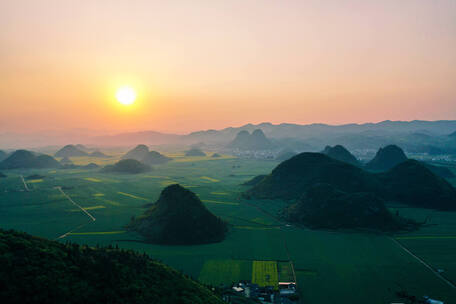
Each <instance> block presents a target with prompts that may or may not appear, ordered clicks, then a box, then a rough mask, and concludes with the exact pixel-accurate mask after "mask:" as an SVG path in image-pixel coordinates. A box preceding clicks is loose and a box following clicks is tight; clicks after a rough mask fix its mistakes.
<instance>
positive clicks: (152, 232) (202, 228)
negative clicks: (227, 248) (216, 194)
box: [128, 184, 227, 245]
mask: <svg viewBox="0 0 456 304" xmlns="http://www.w3.org/2000/svg"><path fill="white" fill-rule="evenodd" d="M128 228H129V229H130V230H133V231H137V232H139V233H140V234H141V235H143V236H144V237H145V238H146V240H147V241H148V242H151V243H159V244H188V245H189V244H204V243H213V242H220V241H221V240H223V239H224V237H225V234H226V232H227V224H226V223H225V222H224V221H222V220H221V219H220V218H218V217H216V216H215V215H213V214H212V213H211V212H210V211H209V210H208V209H207V208H206V207H205V206H204V205H203V203H202V202H201V200H200V199H199V198H198V197H197V196H196V194H195V193H193V192H191V191H190V190H187V189H185V188H183V187H182V186H180V185H178V184H174V185H170V186H168V187H166V188H165V189H163V191H162V192H161V194H160V198H159V199H158V200H157V202H156V203H155V204H153V205H152V206H151V207H149V209H148V210H146V212H145V213H144V214H143V215H141V216H139V217H138V218H136V219H133V220H132V221H131V223H130V224H129V226H128Z"/></svg>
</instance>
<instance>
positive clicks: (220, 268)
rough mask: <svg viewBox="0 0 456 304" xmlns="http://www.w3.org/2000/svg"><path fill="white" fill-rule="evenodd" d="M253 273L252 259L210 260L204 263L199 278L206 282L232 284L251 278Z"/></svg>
mask: <svg viewBox="0 0 456 304" xmlns="http://www.w3.org/2000/svg"><path fill="white" fill-rule="evenodd" d="M251 273H252V262H251V261H247V260H208V261H206V262H205V263H204V265H203V268H202V269H201V272H200V275H199V277H198V279H199V280H200V281H201V282H203V283H206V284H212V285H220V284H225V285H231V284H233V283H235V282H239V281H241V280H250V278H251Z"/></svg>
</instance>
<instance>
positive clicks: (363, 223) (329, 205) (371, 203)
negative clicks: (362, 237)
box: [286, 184, 418, 231]
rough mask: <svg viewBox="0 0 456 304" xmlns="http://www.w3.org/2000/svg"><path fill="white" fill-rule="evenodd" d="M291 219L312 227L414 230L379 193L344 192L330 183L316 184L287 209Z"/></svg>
mask: <svg viewBox="0 0 456 304" xmlns="http://www.w3.org/2000/svg"><path fill="white" fill-rule="evenodd" d="M286 215H287V217H288V219H289V220H291V221H293V222H298V223H303V224H305V225H306V226H309V227H313V228H327V229H339V228H344V229H346V228H350V229H351V228H365V229H374V230H381V231H397V230H402V229H416V228H417V227H418V225H417V224H416V223H415V222H413V221H410V220H405V219H403V218H400V217H398V216H393V215H392V214H391V212H390V211H389V210H388V209H387V208H386V207H385V204H384V201H383V199H382V198H380V197H379V196H378V195H375V194H374V193H368V192H355V193H345V192H342V191H339V190H337V189H335V188H334V187H333V186H331V185H329V184H316V185H314V186H312V187H311V188H309V190H308V191H307V192H306V193H305V194H304V195H303V196H302V197H301V198H300V199H299V200H298V202H297V203H295V204H293V205H291V206H290V207H288V208H287V210H286Z"/></svg>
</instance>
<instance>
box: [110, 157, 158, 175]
mask: <svg viewBox="0 0 456 304" xmlns="http://www.w3.org/2000/svg"><path fill="white" fill-rule="evenodd" d="M150 170H152V168H151V167H150V166H148V165H145V164H143V163H141V162H139V161H137V160H136V159H122V160H119V161H118V162H116V163H115V164H114V165H108V166H106V167H104V168H103V169H102V172H105V173H126V174H138V173H144V172H148V171H150Z"/></svg>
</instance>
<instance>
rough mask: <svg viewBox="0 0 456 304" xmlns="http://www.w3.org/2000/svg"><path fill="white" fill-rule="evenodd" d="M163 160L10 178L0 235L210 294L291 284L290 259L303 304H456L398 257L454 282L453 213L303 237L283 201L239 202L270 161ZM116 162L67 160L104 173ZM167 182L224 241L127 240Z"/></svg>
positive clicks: (1, 191)
mask: <svg viewBox="0 0 456 304" xmlns="http://www.w3.org/2000/svg"><path fill="white" fill-rule="evenodd" d="M168 156H170V157H173V158H174V160H173V161H171V162H169V163H167V164H163V165H159V166H154V169H153V171H151V172H148V173H145V174H138V175H114V174H103V173H100V172H99V170H83V169H65V170H63V169H59V170H9V171H8V170H7V171H5V172H4V173H6V175H7V177H6V178H2V179H0V226H1V227H2V228H14V229H17V230H21V231H25V232H28V233H31V234H33V235H38V236H43V237H46V238H49V239H57V240H60V241H71V242H77V243H87V244H89V245H97V244H100V245H101V244H104V245H107V244H117V245H118V246H120V247H123V248H131V249H135V250H139V251H143V252H146V253H148V254H149V255H150V256H152V257H154V258H156V259H158V260H161V261H163V262H165V263H167V264H169V265H171V266H173V267H175V268H176V269H178V270H181V271H183V272H185V273H186V274H188V275H190V276H192V277H193V278H195V279H200V280H201V281H203V282H204V283H207V284H212V285H220V284H225V285H227V284H231V283H232V282H235V281H238V280H252V279H253V280H254V281H256V282H258V283H261V284H265V282H266V281H269V282H273V283H274V284H275V283H276V282H278V281H279V280H280V281H290V280H291V279H293V275H292V270H291V265H290V263H289V262H288V261H289V259H290V258H291V261H292V263H293V266H294V269H295V273H296V277H297V285H298V289H299V292H300V295H301V299H302V303H321V304H333V303H342V304H343V303H355V304H356V303H360V304H361V303H363V304H364V303H372V304H376V303H379V304H380V303H382V304H383V303H391V302H400V299H398V298H397V297H396V296H395V292H396V291H398V290H401V289H405V290H407V291H408V292H409V293H411V294H414V295H417V296H423V295H429V296H431V297H434V298H437V299H441V300H444V301H446V303H456V290H455V289H454V288H452V287H451V286H449V285H448V284H447V283H445V282H444V281H443V280H442V279H441V278H439V277H438V276H437V275H435V273H433V272H432V271H431V270H430V269H428V268H427V267H426V266H424V265H423V264H422V263H421V262H420V261H418V260H417V259H416V258H415V257H413V256H412V255H410V254H409V253H408V252H406V251H405V250H404V248H407V249H408V250H410V251H411V252H413V253H414V254H415V255H416V256H418V257H419V258H421V259H422V260H423V261H424V262H426V263H427V264H428V265H430V266H431V267H432V268H433V269H435V270H441V275H442V276H443V277H444V278H447V279H448V280H450V281H452V282H456V262H455V261H456V259H455V258H454V253H455V252H456V213H454V212H437V211H433V210H426V209H417V208H405V207H401V206H391V209H392V210H393V211H396V210H398V211H399V213H400V214H401V215H403V216H408V217H412V218H415V219H417V220H420V221H424V220H427V223H428V225H426V226H425V227H423V228H422V229H420V230H419V231H415V232H412V233H404V234H397V235H393V236H385V235H376V234H368V233H361V232H342V231H340V232H334V231H318V230H309V229H304V228H300V227H296V226H293V225H287V223H284V222H283V221H282V220H280V219H278V217H277V215H278V213H279V212H280V210H281V209H282V208H283V207H284V206H286V203H285V202H282V201H276V200H246V199H242V198H241V196H240V194H241V193H242V191H244V190H245V189H246V187H245V186H241V183H243V182H245V181H247V180H249V179H250V178H252V177H254V176H256V175H258V174H264V173H268V172H270V171H271V169H273V168H274V167H275V166H276V165H277V163H276V162H273V161H260V160H246V159H236V158H233V157H230V156H223V157H221V158H211V157H210V156H207V157H185V156H184V155H183V154H182V153H179V154H169V155H168ZM119 157H120V154H116V155H114V157H112V158H106V159H93V158H90V157H84V158H75V159H74V160H73V159H72V160H73V161H74V162H75V163H80V164H87V163H90V162H97V163H99V164H102V165H103V164H107V163H112V162H114V161H116V160H118V158H119ZM32 174H39V175H42V176H44V177H43V178H40V179H39V182H38V181H35V182H31V181H26V182H27V186H28V188H29V189H30V191H25V187H24V184H23V182H22V180H21V177H20V175H23V176H24V177H26V176H30V175H32ZM172 183H179V184H181V185H183V186H185V187H188V188H189V189H191V190H192V191H194V192H195V193H196V194H197V195H198V196H199V198H200V199H201V200H202V201H203V203H204V204H205V205H206V206H207V208H208V209H209V210H210V211H211V212H213V213H214V214H216V215H217V216H220V217H221V218H222V219H224V220H226V221H227V222H229V223H230V231H229V233H228V235H227V238H226V239H225V240H224V241H223V242H220V243H215V244H206V245H198V246H161V245H154V244H146V243H144V242H142V240H141V237H140V236H139V235H137V234H135V233H132V232H128V231H126V229H125V226H126V224H128V223H129V221H130V220H131V218H132V216H139V215H141V214H142V213H143V212H144V210H145V209H144V205H145V204H148V203H151V202H154V201H155V200H156V199H157V198H158V197H159V194H160V191H161V190H162V189H163V187H165V186H166V185H169V184H172ZM57 187H61V189H62V191H63V192H64V193H65V194H66V195H67V196H68V197H69V198H71V200H73V201H74V202H75V203H77V204H78V205H80V206H81V208H83V210H84V211H85V212H88V213H89V214H90V215H91V216H92V217H93V218H94V219H95V220H92V219H91V218H90V217H89V215H87V214H86V213H85V212H84V211H82V210H81V209H80V208H79V207H78V206H76V205H74V204H73V203H72V202H71V201H70V200H69V199H68V198H67V197H66V196H65V195H63V194H62V193H61V192H60V191H59V188H57ZM395 240H396V241H397V242H398V243H397V242H396V241H395ZM401 246H403V247H404V248H402V247H401ZM452 254H453V255H452Z"/></svg>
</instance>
